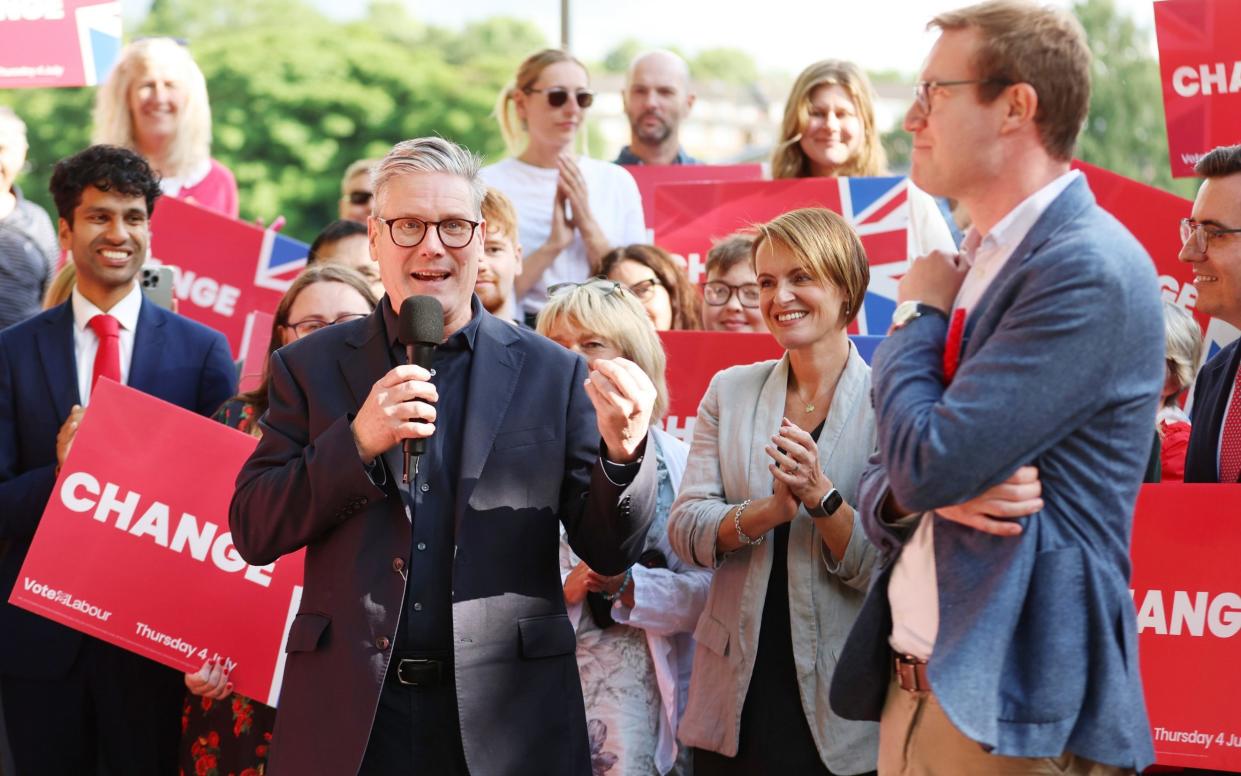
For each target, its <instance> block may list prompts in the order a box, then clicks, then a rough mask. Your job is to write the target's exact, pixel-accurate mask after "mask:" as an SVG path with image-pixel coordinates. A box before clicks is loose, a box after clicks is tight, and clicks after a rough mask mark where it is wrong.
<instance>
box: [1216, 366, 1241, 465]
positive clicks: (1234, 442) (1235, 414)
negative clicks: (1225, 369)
mask: <svg viewBox="0 0 1241 776" xmlns="http://www.w3.org/2000/svg"><path fill="white" fill-rule="evenodd" d="M1232 382H1233V386H1232V400H1231V401H1230V402H1228V419H1227V420H1226V421H1224V432H1223V437H1222V439H1221V440H1220V446H1219V481H1220V482H1236V481H1237V476H1238V475H1239V474H1241V368H1238V369H1237V373H1236V375H1234V376H1233V381H1232Z"/></svg>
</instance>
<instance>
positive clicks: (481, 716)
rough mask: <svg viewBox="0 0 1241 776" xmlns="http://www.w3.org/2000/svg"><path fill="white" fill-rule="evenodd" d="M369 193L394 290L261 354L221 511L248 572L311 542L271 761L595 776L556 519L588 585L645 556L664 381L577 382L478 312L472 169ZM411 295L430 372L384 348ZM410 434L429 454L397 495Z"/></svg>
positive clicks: (611, 373)
mask: <svg viewBox="0 0 1241 776" xmlns="http://www.w3.org/2000/svg"><path fill="white" fill-rule="evenodd" d="M374 178H375V202H374V212H373V215H372V216H371V217H370V219H369V222H368V225H369V230H370V231H369V237H370V243H371V251H372V254H373V255H374V257H375V259H376V260H377V262H378V264H379V270H380V276H381V278H382V280H383V284H384V289H385V290H386V292H387V295H386V296H385V297H384V299H382V300H381V301H380V306H379V309H378V310H376V312H375V313H374V314H373V315H371V316H369V317H367V318H365V319H364V320H359V321H353V322H350V323H342V324H340V325H337V326H332V327H330V328H327V329H324V330H323V331H321V332H319V333H318V334H316V335H315V336H314V337H313V338H309V339H308V340H306V341H298V342H295V343H293V344H291V345H289V346H287V347H285V348H283V349H281V351H280V352H279V353H278V354H276V355H273V357H272V358H273V361H272V388H271V395H272V403H271V407H270V409H269V410H268V413H267V414H266V415H265V416H264V419H263V420H262V421H260V424H261V426H262V428H263V432H264V433H263V438H262V440H261V441H260V442H259V446H258V448H257V449H256V450H255V453H254V455H253V456H251V458H250V460H249V461H248V462H247V463H246V465H245V467H244V468H243V470H242V472H241V474H240V475H239V476H238V480H237V491H236V494H235V495H234V497H233V503H232V508H231V513H230V525H231V527H232V530H233V537H234V542H235V543H236V546H237V549H238V551H239V552H240V553H241V554H242V556H243V557H245V558H246V559H247V560H249V561H251V562H259V561H260V559H261V562H262V563H270V562H271V561H274V560H275V559H276V558H278V557H279V556H281V555H283V554H286V553H289V552H292V551H294V550H296V549H298V548H300V547H306V548H307V555H306V582H305V591H304V593H303V595H302V603H301V611H300V612H299V613H298V615H297V616H296V617H295V618H294V620H293V623H292V626H291V628H290V630H289V637H288V643H287V648H286V651H287V653H288V662H287V664H286V668H285V675H284V684H283V690H282V692H281V700H280V714H279V715H278V716H277V720H278V721H277V723H276V730H275V737H274V741H273V746H272V750H271V760H270V767H271V768H272V772H273V773H358V772H360V773H363V774H390V773H434V774H465V773H467V772H472V773H478V774H488V773H497V774H498V773H504V774H525V773H528V774H565V776H568V775H569V774H580V773H589V771H590V757H591V754H590V746H589V741H588V739H587V732H586V720H585V711H584V706H583V701H582V694H581V684H580V680H579V678H578V673H577V661H576V657H575V647H576V644H575V637H574V632H573V628H572V626H571V625H570V624H569V620H568V617H567V616H566V614H565V602H564V594H563V590H562V587H561V581H560V575H559V568H558V565H557V563H556V558H557V552H558V547H559V526H558V525H557V524H558V523H562V524H563V525H564V528H565V531H566V533H567V535H568V537H569V542H570V544H571V545H572V546H573V549H574V551H575V552H577V553H578V554H579V555H581V556H582V557H583V559H586V560H588V562H589V564H590V566H591V568H595V569H598V570H600V573H605V574H609V575H614V574H619V573H623V572H624V571H625V569H626V568H628V567H629V566H630V565H632V564H633V563H634V562H635V561H636V560H637V558H638V554H639V553H640V552H641V551H642V548H643V541H644V539H645V536H646V531H647V527H648V525H649V521H650V519H651V517H652V515H653V512H654V509H655V498H656V485H657V472H656V466H655V462H654V456H644V455H643V453H644V451H645V446H646V434H647V428H648V425H649V422H650V415H651V409H652V405H653V403H654V398H655V389H654V386H652V385H651V383H650V380H649V379H648V378H647V377H646V376H645V375H644V374H643V373H642V371H641V370H640V369H639V368H638V367H637V366H636V365H635V364H633V363H631V362H629V361H625V360H623V359H617V360H601V361H599V362H596V363H595V364H593V365H592V371H590V372H589V373H588V371H587V367H586V363H585V361H584V360H582V359H581V358H580V357H578V356H575V355H573V354H571V353H570V352H569V351H567V350H564V349H563V348H561V347H560V346H558V345H556V344H555V343H553V342H551V341H550V340H546V339H543V338H542V337H540V336H538V335H537V334H535V333H534V332H531V331H528V330H523V329H519V328H517V327H515V326H512V325H510V324H508V323H506V322H504V321H501V320H499V319H497V318H495V317H493V316H492V315H490V314H489V313H487V312H486V311H485V310H484V309H483V307H482V305H481V303H480V302H479V300H478V297H476V296H475V295H474V286H475V278H476V275H477V271H478V263H479V259H480V256H481V254H482V251H483V242H484V236H485V234H486V231H485V230H486V223H485V222H484V221H483V218H482V215H481V210H480V208H481V203H482V199H483V195H484V187H483V184H482V182H481V180H480V179H479V177H478V159H477V157H475V156H474V155H473V154H471V153H470V152H468V151H465V150H464V149H461V148H460V147H458V146H456V145H454V144H452V143H450V142H449V141H446V140H443V139H441V138H420V139H416V140H408V141H405V142H403V143H400V144H398V145H397V146H396V147H395V148H393V150H392V151H391V153H389V154H388V156H387V157H385V158H384V160H383V161H382V162H380V163H379V165H378V167H377V169H376V172H375V176H374ZM416 295H427V296H432V297H434V298H436V299H437V300H438V301H439V302H440V304H441V305H442V307H443V310H444V333H445V339H444V341H443V343H442V344H441V345H439V347H438V348H437V350H436V352H435V356H434V362H433V369H431V370H430V371H427V370H424V369H423V368H421V367H419V366H415V365H407V364H405V349H404V347H403V346H402V345H401V344H400V342H399V341H398V339H397V310H399V308H400V306H401V303H402V302H403V301H404V300H405V299H406V298H407V297H410V296H416ZM307 342H309V343H311V344H310V345H309V347H307V346H306V343H307ZM601 438H602V443H601V441H600V440H601ZM404 439H424V440H425V444H426V452H425V453H423V454H422V455H421V456H420V457H419V458H418V459H417V460H418V463H417V465H416V466H412V467H411V469H412V471H411V477H410V481H409V482H408V484H402V482H401V472H402V455H401V445H400V442H401V441H402V440H404Z"/></svg>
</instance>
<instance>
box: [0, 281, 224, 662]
mask: <svg viewBox="0 0 1241 776" xmlns="http://www.w3.org/2000/svg"><path fill="white" fill-rule="evenodd" d="M128 385H129V386H130V387H131V388H136V389H137V390H140V391H142V392H144V393H148V394H150V395H152V396H156V397H158V398H160V399H163V400H164V401H167V402H171V403H173V404H176V405H178V406H180V407H184V408H186V409H188V410H193V411H194V412H198V413H200V414H202V415H209V414H211V413H212V412H215V411H216V409H218V408H219V407H220V405H221V404H223V403H224V401H225V400H227V399H228V398H229V397H230V396H232V395H233V393H234V392H235V390H236V387H237V371H236V369H235V367H234V366H233V361H232V358H231V357H230V355H229V349H228V342H227V341H226V340H225V339H224V336H223V335H221V334H220V333H219V332H217V331H213V330H212V329H209V328H207V327H206V326H203V325H202V324H199V323H195V322H194V321H191V320H189V319H188V318H183V317H181V316H179V315H176V314H174V313H170V312H168V311H167V310H164V309H162V308H160V307H158V306H156V305H154V304H151V303H150V302H148V301H147V300H145V299H143V300H142V309H141V311H140V312H139V313H138V326H137V330H136V331H135V335H134V352H133V359H132V361H131V362H130V368H129V381H128ZM74 404H81V400H80V399H79V397H78V375H77V364H76V361H75V358H74V344H73V307H72V303H70V302H66V303H64V304H62V305H60V306H59V307H54V308H52V309H51V310H47V311H46V312H43V313H41V314H40V315H37V316H35V317H34V318H31V319H29V320H27V321H24V322H22V323H19V324H16V325H14V326H11V327H9V328H7V329H5V330H4V331H0V539H3V540H5V542H6V543H7V545H8V549H7V551H6V552H5V553H4V557H3V558H2V559H0V633H2V634H4V635H3V637H2V638H0V673H5V674H9V675H14V676H25V677H28V678H51V677H57V676H62V675H64V673H65V672H67V671H68V670H69V667H70V666H71V665H72V663H73V660H74V657H75V656H76V655H77V652H78V648H79V647H80V645H81V643H82V634H80V633H79V632H77V631H75V630H71V629H70V628H66V627H65V626H63V625H58V624H56V623H54V622H52V621H51V620H46V619H44V618H42V617H39V616H38V615H35V614H31V613H29V612H27V611H26V610H24V609H18V608H17V607H15V606H12V605H10V604H9V603H8V598H9V592H10V591H11V590H12V588H13V585H14V584H15V582H16V580H17V574H18V571H19V570H20V569H21V565H22V561H23V560H25V558H26V551H27V550H28V549H29V548H30V541H31V539H32V538H34V533H35V529H36V528H38V526H39V520H40V518H42V516H43V510H44V508H45V507H46V506H47V502H48V499H49V498H50V497H51V495H52V487H53V486H54V485H55V482H56V434H57V432H59V430H60V427H61V425H62V424H63V423H64V422H65V418H67V417H68V416H69V409H70V408H71V407H72V406H73V405H74ZM87 411H88V412H89V408H88V410H87ZM134 422H135V423H142V422H143V419H142V418H134ZM152 433H159V432H158V430H155V429H153V430H152ZM117 453H118V455H123V454H124V451H123V450H122V451H117Z"/></svg>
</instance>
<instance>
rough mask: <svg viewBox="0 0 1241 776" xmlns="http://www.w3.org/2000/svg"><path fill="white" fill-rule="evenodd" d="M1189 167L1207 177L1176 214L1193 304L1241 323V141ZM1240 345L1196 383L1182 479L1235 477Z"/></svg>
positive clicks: (1239, 466)
mask: <svg viewBox="0 0 1241 776" xmlns="http://www.w3.org/2000/svg"><path fill="white" fill-rule="evenodd" d="M1194 171H1195V172H1197V173H1198V174H1199V175H1201V176H1202V177H1203V178H1206V180H1204V181H1203V182H1202V187H1201V188H1200V189H1198V196H1197V197H1196V198H1195V199H1194V209H1193V217H1192V218H1186V219H1183V220H1182V221H1181V239H1182V240H1183V241H1184V242H1185V246H1184V247H1183V248H1181V253H1180V259H1181V261H1185V262H1188V263H1189V264H1191V265H1192V266H1193V268H1194V287H1195V288H1197V289H1198V302H1197V307H1198V310H1200V311H1201V312H1203V313H1205V314H1207V315H1210V316H1213V317H1215V318H1219V319H1220V320H1222V321H1225V322H1227V323H1230V324H1232V325H1233V326H1237V327H1241V145H1234V146H1223V147H1220V148H1216V149H1215V150H1213V151H1211V152H1210V153H1209V154H1207V155H1206V156H1204V157H1202V159H1200V160H1199V161H1198V164H1197V165H1195V166H1194ZM1239 364H1241V345H1239V344H1238V342H1232V343H1231V344H1229V345H1228V346H1227V347H1225V348H1224V349H1223V350H1221V351H1220V352H1219V353H1216V354H1215V357H1214V358H1212V359H1211V360H1210V361H1208V362H1207V363H1206V364H1205V365H1203V367H1202V371H1201V372H1199V373H1198V380H1197V382H1196V383H1195V385H1194V416H1193V421H1194V422H1193V427H1192V429H1191V430H1190V434H1189V449H1188V450H1187V451H1186V454H1185V481H1186V482H1239V481H1241V370H1239V369H1238V368H1237V367H1238V365H1239Z"/></svg>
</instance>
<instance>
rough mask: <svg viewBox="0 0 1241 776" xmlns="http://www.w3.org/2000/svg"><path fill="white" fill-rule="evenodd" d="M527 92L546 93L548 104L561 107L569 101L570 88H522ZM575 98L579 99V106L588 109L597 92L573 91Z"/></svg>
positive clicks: (586, 90) (587, 90)
mask: <svg viewBox="0 0 1241 776" xmlns="http://www.w3.org/2000/svg"><path fill="white" fill-rule="evenodd" d="M522 91H523V92H525V93H526V94H538V93H542V94H546V95H547V104H548V105H550V106H552V107H553V108H559V107H560V106H562V105H564V104H565V103H566V102H568V101H569V90H568V89H566V88H564V87H563V86H553V87H552V88H550V89H531V88H530V87H528V86H527V87H526V88H525V89H522ZM573 99H575V100H577V107H579V108H582V109H586V108H589V107H590V106H591V105H593V104H594V102H595V93H594V92H592V91H590V90H589V89H580V90H578V91H576V92H574V93H573Z"/></svg>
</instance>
